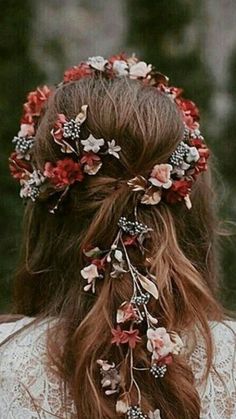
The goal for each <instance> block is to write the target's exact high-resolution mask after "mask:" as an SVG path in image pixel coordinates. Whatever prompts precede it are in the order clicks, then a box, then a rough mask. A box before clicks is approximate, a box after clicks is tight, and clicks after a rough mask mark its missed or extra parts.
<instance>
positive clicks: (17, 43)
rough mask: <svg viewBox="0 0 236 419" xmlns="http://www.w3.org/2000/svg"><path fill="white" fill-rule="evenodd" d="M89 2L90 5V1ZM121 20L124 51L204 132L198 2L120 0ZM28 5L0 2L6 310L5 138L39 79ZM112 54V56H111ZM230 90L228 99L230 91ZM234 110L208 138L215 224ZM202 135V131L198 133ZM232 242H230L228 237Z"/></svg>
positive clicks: (16, 208) (4, 305) (11, 259)
mask: <svg viewBox="0 0 236 419" xmlns="http://www.w3.org/2000/svg"><path fill="white" fill-rule="evenodd" d="M94 3H95V2H94ZM125 5H126V12H127V13H125V14H126V16H127V19H128V38H127V42H128V46H129V47H130V49H131V48H132V49H133V50H134V51H137V54H138V55H139V56H140V57H141V58H142V59H143V60H145V61H147V62H148V63H153V64H154V65H155V66H156V67H157V68H158V69H159V70H160V71H161V72H163V73H166V74H167V75H168V76H169V77H170V79H171V80H172V81H173V83H174V85H176V86H181V87H183V88H184V91H185V96H186V97H190V98H192V99H193V100H194V101H196V102H197V103H198V104H199V106H200V109H201V113H202V115H203V119H204V121H203V125H204V133H206V130H205V127H207V122H208V121H209V118H210V116H209V104H210V100H211V97H212V93H213V92H214V88H215V86H214V84H213V83H212V80H213V77H212V76H211V74H210V71H209V69H208V68H207V67H206V64H205V62H204V59H203V58H202V56H201V54H202V53H203V48H202V42H203V39H201V36H204V33H203V34H202V35H201V34H200V31H199V27H201V26H200V25H202V24H203V20H204V16H202V9H201V5H202V1H199V0H169V1H166V0H126V1H125ZM33 7H34V4H33V2H31V1H30V0H25V1H24V2H20V1H19V0H8V1H6V2H1V18H0V19H1V22H0V31H1V36H0V56H1V61H0V80H1V89H0V118H1V125H0V141H1V160H0V172H1V177H0V182H1V200H0V214H1V218H0V229H1V237H0V255H1V257H0V289H1V295H0V311H6V310H7V309H8V302H9V301H10V298H9V295H10V284H11V276H12V273H13V271H14V269H15V266H16V260H17V253H18V249H19V244H20V225H21V219H22V213H23V204H22V202H21V200H20V199H19V197H18V193H19V188H18V185H17V184H16V183H14V181H13V180H12V179H11V178H10V176H9V172H8V162H7V159H8V156H9V154H10V152H11V151H12V144H11V138H13V136H14V135H15V134H16V132H17V130H18V127H19V119H20V117H21V112H22V103H23V102H24V101H25V99H26V98H25V95H26V92H27V91H29V90H33V89H34V88H35V86H37V85H39V84H43V83H44V82H45V76H44V74H42V72H41V71H39V69H38V68H37V66H36V65H35V63H34V62H33V60H32V58H31V57H32V52H31V50H30V45H31V37H32V36H33V34H32V32H33V26H32V25H33V22H34V20H33V19H34V16H33V10H32V9H33ZM58 45H60V43H59V44H58V41H57V39H55V42H52V43H51V44H50V45H48V49H49V50H50V53H51V54H52V56H54V55H56V56H58V54H60V56H61V58H62V60H61V62H62V61H63V62H64V58H63V57H64V56H63V51H61V49H58ZM111 53H113V51H111ZM235 72H236V52H235V54H234V56H233V59H232V63H231V74H232V80H231V81H230V93H231V94H232V99H233V100H234V102H235V101H236V78H235V77H234V75H235ZM233 92H234V93H233ZM235 132H236V115H235V108H233V109H232V113H231V114H230V115H229V118H228V120H227V121H226V124H225V127H224V135H223V137H222V138H227V142H224V143H223V141H222V138H220V137H219V138H209V135H206V136H207V137H208V142H209V141H210V143H211V145H212V147H213V151H214V152H215V154H216V156H217V157H218V159H219V168H220V170H221V172H222V174H223V182H224V184H225V197H224V199H225V201H226V202H227V204H225V205H224V206H223V208H222V211H221V216H222V218H223V219H226V218H230V219H233V218H235V215H236V193H235V190H234V183H235V177H236V171H235V162H234V157H235V156H236V142H235V141H234V137H235ZM206 134H207V133H206ZM232 240H233V239H232ZM235 244H236V243H235V240H234V241H226V242H224V246H223V247H222V261H223V271H224V277H225V284H226V287H225V289H226V290H227V291H226V290H225V292H224V298H225V301H226V302H227V306H228V307H231V308H233V307H234V308H236V306H235V300H236V298H235V296H236V284H235V281H234V271H235V270H236V258H235Z"/></svg>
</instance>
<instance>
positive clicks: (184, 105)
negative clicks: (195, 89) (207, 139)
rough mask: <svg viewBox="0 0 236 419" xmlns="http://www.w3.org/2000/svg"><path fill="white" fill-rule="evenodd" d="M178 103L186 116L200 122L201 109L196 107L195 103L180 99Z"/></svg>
mask: <svg viewBox="0 0 236 419" xmlns="http://www.w3.org/2000/svg"><path fill="white" fill-rule="evenodd" d="M176 103H177V105H178V106H179V108H180V109H181V110H182V111H183V112H184V113H185V114H187V115H190V116H191V117H192V118H193V119H194V121H198V120H199V109H198V107H197V106H196V105H195V103H194V102H192V101H191V100H187V99H182V98H178V99H177V100H176Z"/></svg>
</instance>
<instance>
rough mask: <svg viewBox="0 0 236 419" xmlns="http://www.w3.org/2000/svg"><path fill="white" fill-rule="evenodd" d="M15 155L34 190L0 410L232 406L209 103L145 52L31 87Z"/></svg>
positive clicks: (183, 413) (37, 413)
mask: <svg viewBox="0 0 236 419" xmlns="http://www.w3.org/2000/svg"><path fill="white" fill-rule="evenodd" d="M13 143H14V144H15V152H14V153H13V154H12V155H11V157H10V169H11V173H12V175H13V177H15V178H16V179H17V180H18V181H19V182H20V186H21V191H20V195H21V197H22V198H24V199H25V200H27V206H26V210H25V227H24V238H23V244H22V260H21V264H20V266H19V269H18V272H17V275H16V280H15V289H14V290H15V292H14V302H15V307H14V313H16V314H17V315H23V317H22V318H21V319H20V320H17V321H15V322H13V321H11V322H10V323H6V322H5V323H3V324H2V325H1V326H0V337H1V342H2V344H1V349H0V352H1V364H0V372H1V373H0V374H1V375H0V376H1V388H0V413H1V415H0V416H1V418H38V417H40V418H51V417H60V418H79V419H82V418H83V419H88V418H89V419H98V418H100V419H105V418H106V419H108V418H109V419H111V418H112V419H114V418H118V417H126V418H153V419H158V418H162V419H197V418H204V419H210V418H214V419H219V418H227V419H229V418H235V417H236V402H235V387H234V382H235V366H236V364H235V359H234V352H235V347H236V346H235V331H236V326H235V322H233V321H230V320H226V319H225V316H224V314H223V310H222V307H221V306H220V304H219V303H218V302H217V299H216V291H217V272H216V255H215V246H216V237H215V235H216V226H217V221H216V217H215V202H214V193H213V190H212V185H211V176H210V169H209V167H208V157H209V150H208V148H207V146H206V144H205V142H204V138H203V137H202V135H201V133H200V129H199V111H198V109H197V107H196V106H195V105H194V103H193V102H191V101H189V100H186V99H184V98H183V97H182V91H181V89H178V88H175V87H169V86H168V79H167V78H166V77H165V76H164V75H162V74H160V73H159V72H157V71H156V70H155V68H154V67H153V66H151V65H147V64H146V63H144V62H142V61H138V60H137V59H136V57H135V56H132V57H126V56H125V55H118V56H113V57H111V58H110V59H109V60H105V59H104V58H102V57H92V58H89V59H88V61H86V62H83V63H81V64H79V65H78V66H76V67H73V68H71V69H69V70H67V71H66V72H65V74H64V80H63V82H62V83H60V84H59V85H58V87H57V88H56V89H55V90H54V91H51V90H50V89H48V88H47V87H46V86H44V87H43V88H38V89H37V90H36V91H34V92H31V93H30V94H29V96H28V101H27V103H25V104H24V112H23V117H22V120H21V128H20V132H19V133H18V135H17V136H16V137H14V140H13Z"/></svg>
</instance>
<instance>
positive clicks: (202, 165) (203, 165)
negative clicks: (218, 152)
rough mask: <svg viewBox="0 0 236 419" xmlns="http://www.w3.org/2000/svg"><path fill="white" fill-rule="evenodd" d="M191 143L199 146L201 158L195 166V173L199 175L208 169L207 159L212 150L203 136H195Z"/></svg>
mask: <svg viewBox="0 0 236 419" xmlns="http://www.w3.org/2000/svg"><path fill="white" fill-rule="evenodd" d="M191 145H193V146H194V147H196V148H197V150H198V153H199V156H200V159H199V160H198V161H197V163H196V166H195V168H194V169H195V171H194V174H195V175H198V174H199V173H201V172H204V171H206V170H207V160H208V158H209V156H210V150H209V148H207V146H206V144H204V143H203V141H202V139H201V138H194V139H192V140H191Z"/></svg>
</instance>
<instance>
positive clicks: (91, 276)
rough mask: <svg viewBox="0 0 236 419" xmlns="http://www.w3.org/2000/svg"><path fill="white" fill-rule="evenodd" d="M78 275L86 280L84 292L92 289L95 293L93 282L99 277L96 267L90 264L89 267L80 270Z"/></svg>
mask: <svg viewBox="0 0 236 419" xmlns="http://www.w3.org/2000/svg"><path fill="white" fill-rule="evenodd" d="M80 273H81V275H82V277H83V278H84V279H87V282H88V284H87V285H85V287H84V291H89V290H90V288H92V292H95V280H96V278H98V277H99V273H98V268H97V266H96V265H94V264H93V263H91V265H88V266H86V267H85V268H84V269H82V270H81V271H80Z"/></svg>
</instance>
